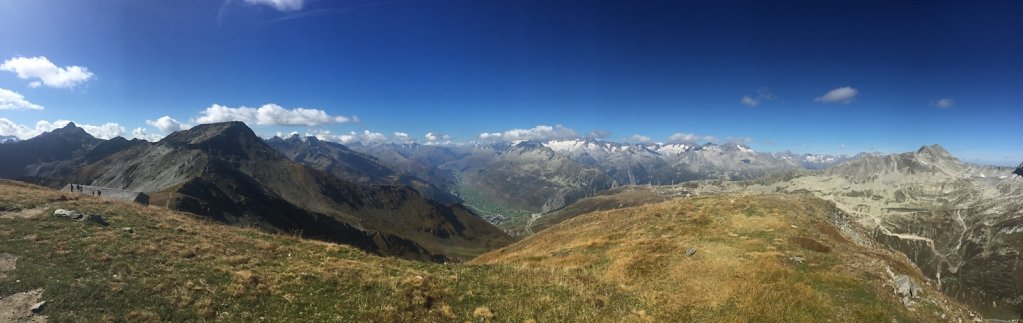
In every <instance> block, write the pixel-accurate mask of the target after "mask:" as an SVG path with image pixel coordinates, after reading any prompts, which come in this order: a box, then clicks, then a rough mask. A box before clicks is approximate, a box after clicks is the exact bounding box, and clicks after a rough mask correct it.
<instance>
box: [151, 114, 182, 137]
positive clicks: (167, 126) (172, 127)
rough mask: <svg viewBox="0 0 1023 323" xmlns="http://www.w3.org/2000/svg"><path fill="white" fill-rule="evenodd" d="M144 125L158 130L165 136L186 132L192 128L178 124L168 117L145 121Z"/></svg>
mask: <svg viewBox="0 0 1023 323" xmlns="http://www.w3.org/2000/svg"><path fill="white" fill-rule="evenodd" d="M146 124H148V125H150V126H153V127H156V129H160V131H161V132H163V133H165V134H169V133H172V132H175V131H180V130H186V129H188V128H191V127H192V126H191V125H188V124H183V123H181V122H178V120H174V118H171V117H169V116H162V117H160V118H159V119H156V120H146Z"/></svg>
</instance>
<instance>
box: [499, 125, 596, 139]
mask: <svg viewBox="0 0 1023 323" xmlns="http://www.w3.org/2000/svg"><path fill="white" fill-rule="evenodd" d="M573 138H579V135H576V133H575V130H572V129H570V128H566V127H564V126H562V125H554V126H547V125H539V126H536V127H533V128H530V129H512V130H508V131H505V132H484V133H481V134H480V139H481V140H485V141H516V140H552V139H573Z"/></svg>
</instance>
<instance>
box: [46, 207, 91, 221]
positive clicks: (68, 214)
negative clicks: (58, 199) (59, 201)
mask: <svg viewBox="0 0 1023 323" xmlns="http://www.w3.org/2000/svg"><path fill="white" fill-rule="evenodd" d="M53 215H54V216H59V217H65V218H71V219H72V220H81V219H82V218H83V217H84V215H83V214H82V213H81V212H77V211H71V210H65V209H57V210H56V211H53Z"/></svg>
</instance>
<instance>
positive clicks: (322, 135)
mask: <svg viewBox="0 0 1023 323" xmlns="http://www.w3.org/2000/svg"><path fill="white" fill-rule="evenodd" d="M305 136H306V137H316V139H319V140H323V141H335V138H334V137H332V136H331V135H330V130H323V129H313V130H307V131H306V132H305Z"/></svg>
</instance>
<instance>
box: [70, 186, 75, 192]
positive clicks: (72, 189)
mask: <svg viewBox="0 0 1023 323" xmlns="http://www.w3.org/2000/svg"><path fill="white" fill-rule="evenodd" d="M74 192H75V184H71V193H74Z"/></svg>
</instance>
